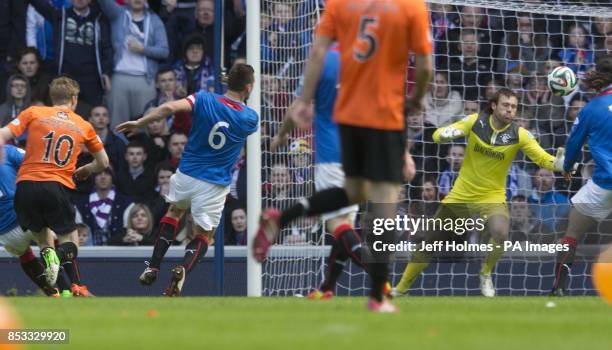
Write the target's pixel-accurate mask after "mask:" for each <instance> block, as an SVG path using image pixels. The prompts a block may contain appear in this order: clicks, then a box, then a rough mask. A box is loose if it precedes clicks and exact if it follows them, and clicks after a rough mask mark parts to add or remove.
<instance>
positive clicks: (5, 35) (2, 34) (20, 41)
mask: <svg viewBox="0 0 612 350" xmlns="http://www.w3.org/2000/svg"><path fill="white" fill-rule="evenodd" d="M25 23H26V2H25V1H23V0H3V1H0V87H4V86H6V81H7V79H8V76H9V74H8V73H9V69H10V67H11V65H12V64H13V62H15V61H18V60H19V51H20V50H21V49H22V48H24V47H25V46H26V43H25ZM5 98H6V95H5V91H4V89H3V88H0V103H2V102H4V99H5Z"/></svg>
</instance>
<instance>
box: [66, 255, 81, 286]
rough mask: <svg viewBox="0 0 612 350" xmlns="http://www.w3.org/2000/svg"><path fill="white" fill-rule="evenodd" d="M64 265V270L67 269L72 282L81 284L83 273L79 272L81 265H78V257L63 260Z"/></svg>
mask: <svg viewBox="0 0 612 350" xmlns="http://www.w3.org/2000/svg"><path fill="white" fill-rule="evenodd" d="M62 267H63V268H64V271H66V274H67V275H68V279H70V282H71V283H73V284H76V285H79V286H80V285H81V274H80V273H79V267H78V265H77V262H76V259H74V260H70V261H65V262H63V263H62Z"/></svg>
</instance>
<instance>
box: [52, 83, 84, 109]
mask: <svg viewBox="0 0 612 350" xmlns="http://www.w3.org/2000/svg"><path fill="white" fill-rule="evenodd" d="M80 91H81V88H80V87H79V83H77V82H76V81H74V80H72V79H70V78H68V77H59V78H55V79H53V81H51V84H49V96H50V97H51V102H52V103H53V104H54V105H63V104H67V103H70V102H71V100H72V97H73V96H79V92H80Z"/></svg>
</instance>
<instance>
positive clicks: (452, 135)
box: [439, 126, 465, 142]
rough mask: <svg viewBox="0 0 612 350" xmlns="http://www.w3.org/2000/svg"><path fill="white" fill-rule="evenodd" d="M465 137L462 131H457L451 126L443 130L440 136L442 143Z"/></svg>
mask: <svg viewBox="0 0 612 350" xmlns="http://www.w3.org/2000/svg"><path fill="white" fill-rule="evenodd" d="M463 136H465V133H464V132H463V131H462V130H459V129H455V128H453V127H450V126H448V127H446V128H443V129H442V131H440V134H439V138H440V142H447V141H451V140H454V139H456V138H459V137H463Z"/></svg>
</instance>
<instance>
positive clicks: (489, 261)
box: [480, 238, 504, 275]
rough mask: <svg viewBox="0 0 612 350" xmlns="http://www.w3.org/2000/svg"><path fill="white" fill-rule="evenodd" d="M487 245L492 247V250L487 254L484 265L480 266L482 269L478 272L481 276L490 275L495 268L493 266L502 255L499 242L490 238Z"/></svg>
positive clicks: (502, 251) (502, 250) (502, 249)
mask: <svg viewBox="0 0 612 350" xmlns="http://www.w3.org/2000/svg"><path fill="white" fill-rule="evenodd" d="M489 243H490V244H491V245H492V246H493V250H491V251H490V252H489V253H488V254H487V257H486V258H485V261H484V264H482V269H481V270H480V274H481V275H490V274H491V272H493V269H494V268H495V264H497V262H498V261H499V259H500V258H501V257H502V255H504V248H503V247H502V246H501V244H499V242H497V241H496V240H494V239H493V238H491V239H490V240H489ZM498 246H499V248H498Z"/></svg>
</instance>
